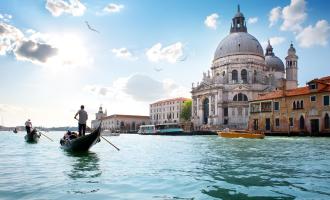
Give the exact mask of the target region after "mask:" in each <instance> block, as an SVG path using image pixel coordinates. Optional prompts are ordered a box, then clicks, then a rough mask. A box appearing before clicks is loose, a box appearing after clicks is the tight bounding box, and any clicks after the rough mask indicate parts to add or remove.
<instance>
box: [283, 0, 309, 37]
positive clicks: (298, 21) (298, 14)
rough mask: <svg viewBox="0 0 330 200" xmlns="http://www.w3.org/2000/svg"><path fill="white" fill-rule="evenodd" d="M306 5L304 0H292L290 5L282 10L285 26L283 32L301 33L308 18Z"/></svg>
mask: <svg viewBox="0 0 330 200" xmlns="http://www.w3.org/2000/svg"><path fill="white" fill-rule="evenodd" d="M305 10H306V3H305V1H304V0H291V3H290V5H288V6H285V7H284V8H283V10H282V18H283V24H282V25H281V30H282V31H294V32H297V31H300V30H301V29H302V27H301V25H302V23H303V22H304V21H305V19H306V18H307V13H306V12H305Z"/></svg>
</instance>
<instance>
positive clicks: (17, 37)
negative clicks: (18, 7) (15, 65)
mask: <svg viewBox="0 0 330 200" xmlns="http://www.w3.org/2000/svg"><path fill="white" fill-rule="evenodd" d="M8 53H12V54H13V55H15V57H16V59H17V60H23V61H30V62H32V63H34V64H39V65H42V66H45V67H50V68H52V69H54V70H57V71H58V70H62V69H65V70H66V69H69V68H75V67H82V66H86V67H88V66H89V65H90V64H91V63H92V62H93V59H92V57H91V56H90V55H89V53H88V51H87V49H86V48H85V45H84V44H83V43H82V40H81V39H80V37H79V34H68V33H65V34H62V33H54V34H44V33H40V32H37V31H35V30H32V29H28V30H26V35H24V34H23V33H22V32H21V31H20V30H19V29H18V28H16V27H14V26H12V25H9V24H7V23H4V22H0V55H6V54H8Z"/></svg>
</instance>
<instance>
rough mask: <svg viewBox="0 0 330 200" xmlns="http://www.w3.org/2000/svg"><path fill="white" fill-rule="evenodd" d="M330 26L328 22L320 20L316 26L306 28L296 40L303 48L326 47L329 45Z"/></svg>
mask: <svg viewBox="0 0 330 200" xmlns="http://www.w3.org/2000/svg"><path fill="white" fill-rule="evenodd" d="M329 35H330V26H329V23H328V22H327V21H326V20H319V21H318V22H317V23H316V24H315V26H314V27H313V26H312V25H309V26H307V27H306V28H304V29H303V30H302V31H301V32H300V33H299V34H298V35H297V36H296V40H297V41H298V42H299V46H301V47H311V46H314V45H320V46H325V45H327V44H328V38H329Z"/></svg>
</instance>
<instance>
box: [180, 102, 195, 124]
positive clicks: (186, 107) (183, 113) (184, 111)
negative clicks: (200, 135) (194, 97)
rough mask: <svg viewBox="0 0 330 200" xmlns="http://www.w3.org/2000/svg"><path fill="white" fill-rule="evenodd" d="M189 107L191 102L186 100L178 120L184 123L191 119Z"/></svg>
mask: <svg viewBox="0 0 330 200" xmlns="http://www.w3.org/2000/svg"><path fill="white" fill-rule="evenodd" d="M191 105H192V101H191V100H188V101H185V102H184V103H183V106H182V110H181V113H180V118H181V119H183V120H184V121H189V120H190V118H191Z"/></svg>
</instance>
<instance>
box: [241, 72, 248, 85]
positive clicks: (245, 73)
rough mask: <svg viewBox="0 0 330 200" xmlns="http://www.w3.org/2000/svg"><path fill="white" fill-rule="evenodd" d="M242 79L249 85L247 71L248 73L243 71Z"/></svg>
mask: <svg viewBox="0 0 330 200" xmlns="http://www.w3.org/2000/svg"><path fill="white" fill-rule="evenodd" d="M241 78H242V81H243V83H247V71H246V69H243V70H242V71H241Z"/></svg>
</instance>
